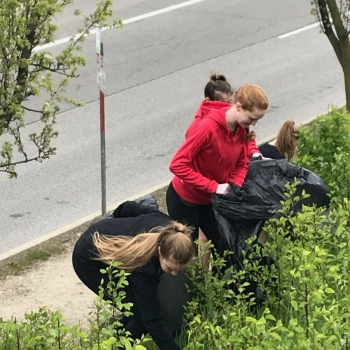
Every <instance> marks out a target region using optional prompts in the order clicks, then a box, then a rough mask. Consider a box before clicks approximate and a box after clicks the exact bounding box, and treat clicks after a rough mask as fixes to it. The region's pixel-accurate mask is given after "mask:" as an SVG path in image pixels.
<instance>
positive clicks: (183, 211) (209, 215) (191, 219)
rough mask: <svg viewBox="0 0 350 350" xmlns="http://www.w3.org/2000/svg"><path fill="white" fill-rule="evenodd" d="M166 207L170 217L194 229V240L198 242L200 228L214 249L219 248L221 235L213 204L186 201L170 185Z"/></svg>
mask: <svg viewBox="0 0 350 350" xmlns="http://www.w3.org/2000/svg"><path fill="white" fill-rule="evenodd" d="M166 205H167V208H168V213H169V216H170V217H171V218H172V219H173V220H176V221H179V222H181V223H183V224H185V225H190V226H192V227H193V228H194V232H193V239H194V240H197V239H198V235H199V228H201V230H202V231H203V233H204V235H205V236H206V237H207V238H208V239H210V240H211V242H212V243H213V244H214V248H217V246H218V242H219V234H218V228H217V222H216V218H215V214H214V211H213V207H212V205H211V204H207V205H198V204H191V203H188V202H186V201H184V200H183V199H182V198H181V197H180V196H179V195H178V194H177V192H176V191H175V189H174V187H173V184H172V183H170V185H169V187H168V190H167V193H166Z"/></svg>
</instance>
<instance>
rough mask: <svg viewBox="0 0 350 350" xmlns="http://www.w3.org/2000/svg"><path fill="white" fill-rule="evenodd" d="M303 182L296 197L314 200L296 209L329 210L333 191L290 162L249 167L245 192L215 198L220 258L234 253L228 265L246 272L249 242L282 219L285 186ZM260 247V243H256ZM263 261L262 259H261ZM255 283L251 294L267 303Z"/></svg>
mask: <svg viewBox="0 0 350 350" xmlns="http://www.w3.org/2000/svg"><path fill="white" fill-rule="evenodd" d="M295 179H297V180H298V181H299V185H298V186H297V190H296V196H300V195H301V193H302V191H305V192H306V193H308V194H309V195H310V196H309V197H308V198H305V199H303V200H300V201H299V202H297V203H296V204H295V207H294V208H293V209H294V211H295V212H298V211H300V210H301V208H302V205H312V204H315V205H316V206H318V207H328V206H329V203H330V197H329V195H328V193H329V191H328V188H327V186H326V185H325V183H324V182H323V180H322V179H321V178H320V177H319V176H318V175H316V174H315V173H313V172H311V171H309V170H307V169H304V168H302V167H299V166H295V165H293V164H291V163H289V162H288V161H287V160H284V159H279V160H256V161H252V162H251V163H250V165H249V170H248V174H247V177H246V180H245V182H244V185H243V186H242V187H241V188H238V187H236V186H234V185H233V186H231V190H230V192H229V193H228V194H226V195H213V197H212V204H213V209H214V213H215V217H216V219H217V222H218V231H219V235H220V241H219V244H218V247H217V250H218V252H219V254H222V253H223V252H224V251H225V250H229V251H232V252H234V254H231V255H229V256H228V258H227V264H228V265H230V266H233V267H234V269H235V270H236V271H239V270H243V269H244V265H243V252H245V253H246V254H248V253H249V248H248V245H247V243H246V241H247V239H248V238H251V237H254V236H255V237H256V238H258V236H259V234H260V232H261V230H262V228H263V226H264V224H265V221H266V220H268V219H271V218H279V217H280V213H279V212H278V211H279V210H280V209H281V208H282V204H281V202H282V201H283V200H285V199H286V197H285V194H284V193H285V191H286V188H285V185H286V184H287V183H294V181H295ZM256 244H259V243H258V240H257V239H256ZM257 258H258V259H259V257H257ZM260 263H261V264H263V265H268V266H271V265H272V264H276V263H275V262H274V260H273V258H272V257H269V256H265V257H261V260H260ZM246 280H247V281H248V282H250V283H251V285H250V287H249V289H250V290H249V292H254V294H255V297H256V299H257V303H258V304H259V303H261V302H263V301H264V300H265V295H264V293H263V291H262V290H261V289H260V288H259V285H258V283H256V282H252V281H250V278H249V276H248V275H247V276H246Z"/></svg>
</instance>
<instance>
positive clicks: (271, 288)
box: [183, 185, 350, 350]
mask: <svg viewBox="0 0 350 350" xmlns="http://www.w3.org/2000/svg"><path fill="white" fill-rule="evenodd" d="M295 186H296V185H291V186H287V187H288V191H287V197H288V198H287V200H286V201H285V203H284V205H283V209H282V210H281V214H282V219H278V220H277V219H276V220H271V221H270V222H269V224H268V225H267V226H266V227H265V230H266V231H267V232H268V234H269V243H267V245H266V247H265V248H264V249H263V251H262V252H260V253H259V250H256V249H254V248H253V247H251V253H250V254H248V255H247V256H246V260H245V267H246V271H245V272H244V273H249V274H250V275H253V276H255V278H256V279H257V280H258V281H260V283H261V285H263V286H264V288H265V290H266V292H267V296H268V300H267V302H266V303H265V305H263V307H262V308H261V309H258V310H256V311H255V312H254V313H253V312H252V311H251V310H252V308H251V306H252V303H253V302H252V300H251V299H250V298H249V297H248V296H247V295H244V293H241V292H243V288H244V284H241V285H240V287H239V292H238V293H236V294H234V293H232V292H231V291H230V286H232V284H233V283H234V284H236V285H237V283H238V285H239V280H240V278H241V277H242V274H243V272H239V273H237V272H233V271H230V273H229V274H228V276H230V277H229V278H228V276H226V278H222V277H220V278H219V279H218V278H217V277H215V275H213V274H212V273H211V271H208V272H205V271H203V270H202V274H200V273H199V272H200V271H201V270H200V269H198V268H197V269H191V270H190V272H191V271H192V272H191V273H190V275H191V278H192V280H193V281H194V282H195V285H196V286H195V287H196V289H197V291H199V293H198V294H197V296H196V297H195V298H194V299H193V300H192V302H191V303H190V304H189V305H188V307H187V316H186V317H187V323H186V330H185V332H186V335H187V344H186V343H184V344H183V347H184V349H186V350H209V349H228V350H230V349H235V350H241V349H242V350H243V349H244V350H248V349H296V350H299V349H332V350H336V349H339V350H343V349H344V350H345V349H350V323H349V322H348V318H349V316H350V280H349V278H348V275H349V273H348V271H349V269H350V249H349V248H350V247H349V245H350V227H349V218H350V214H349V213H350V204H349V202H348V201H347V200H344V201H343V203H333V204H332V207H331V208H330V212H329V215H327V216H325V214H324V210H323V209H322V208H310V207H304V208H303V211H302V212H300V213H298V214H297V215H295V216H291V213H292V212H293V210H291V208H292V206H293V203H294V201H296V200H298V198H296V197H295V196H294V195H293V193H294V192H295ZM257 254H262V255H264V254H268V255H271V256H273V257H274V258H275V259H276V261H277V263H278V268H277V267H274V266H272V267H271V268H270V269H268V268H267V267H259V268H258V267H257V266H256V265H254V263H253V264H252V256H251V255H254V256H255V257H256V256H257ZM212 263H213V265H214V266H215V264H219V265H222V261H221V259H220V258H219V259H217V261H216V262H215V261H212ZM193 271H196V273H193ZM200 275H201V276H202V277H199V276H200Z"/></svg>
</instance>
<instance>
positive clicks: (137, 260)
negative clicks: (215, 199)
mask: <svg viewBox="0 0 350 350" xmlns="http://www.w3.org/2000/svg"><path fill="white" fill-rule="evenodd" d="M150 231H151V232H150ZM191 234H192V232H191V229H190V228H188V227H187V226H185V225H182V224H180V223H178V222H175V221H172V220H171V219H170V218H169V217H168V216H167V215H166V214H164V213H162V212H160V211H159V210H157V209H156V208H154V207H151V206H143V205H141V204H138V203H136V202H132V201H127V202H124V203H123V204H121V205H120V206H119V207H118V208H117V209H116V210H115V211H114V212H113V218H106V219H103V220H101V221H99V222H97V223H95V224H93V225H91V226H90V227H89V228H88V229H87V230H86V231H85V232H84V233H83V234H82V235H81V236H80V238H79V240H78V241H77V242H76V244H75V247H74V251H73V257H72V261H73V267H74V270H75V272H76V274H77V275H78V277H79V278H80V280H81V281H82V282H83V283H84V284H85V285H86V286H87V287H88V288H90V289H91V290H92V291H93V292H94V293H96V294H98V292H99V286H100V284H101V280H102V278H104V279H106V278H105V275H103V274H101V272H100V270H101V269H105V268H106V267H107V266H108V265H109V263H110V262H112V261H118V262H120V263H121V266H120V268H121V269H123V270H125V271H127V272H130V275H129V276H128V282H129V285H128V286H126V289H125V291H126V299H125V302H132V303H133V307H132V309H131V311H132V313H133V315H132V316H130V317H129V318H124V319H123V320H122V323H123V324H124V325H125V329H126V330H127V331H129V332H130V333H131V336H132V337H133V338H134V339H139V338H141V336H142V334H145V333H149V334H150V335H151V337H152V338H153V340H154V341H155V343H156V344H157V345H158V347H159V348H160V350H179V349H180V348H179V346H178V345H177V344H176V343H175V341H174V338H173V337H172V335H171V334H170V332H169V330H168V329H167V327H166V325H165V323H164V319H163V315H162V309H161V306H160V303H159V300H158V298H157V291H158V285H159V282H160V276H161V274H162V272H166V273H169V274H172V275H176V274H177V273H178V271H181V270H183V269H185V268H186V267H187V266H188V265H189V264H190V263H191V262H192V261H193V258H194V256H195V252H196V249H195V246H194V243H193V241H192V237H191ZM107 282H108V281H104V285H105V286H106V285H107ZM105 286H104V287H105ZM169 297H170V296H169Z"/></svg>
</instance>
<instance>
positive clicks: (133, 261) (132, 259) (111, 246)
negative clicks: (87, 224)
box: [93, 222, 195, 272]
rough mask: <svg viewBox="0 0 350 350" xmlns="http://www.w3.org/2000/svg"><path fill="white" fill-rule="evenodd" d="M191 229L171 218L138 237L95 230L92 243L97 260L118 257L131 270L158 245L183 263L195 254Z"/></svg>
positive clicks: (175, 260)
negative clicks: (106, 234)
mask: <svg viewBox="0 0 350 350" xmlns="http://www.w3.org/2000/svg"><path fill="white" fill-rule="evenodd" d="M191 232H192V230H191V228H189V227H187V226H185V225H182V224H180V223H178V222H172V223H171V224H169V225H167V226H165V227H156V228H155V229H153V230H152V231H150V232H148V233H141V234H138V235H137V236H135V237H130V236H104V235H101V234H100V233H99V232H95V233H94V235H93V243H94V245H95V247H96V249H97V253H98V258H97V259H98V260H100V261H103V262H105V263H106V264H110V263H111V262H112V261H118V262H120V263H121V266H120V268H121V269H123V270H125V271H127V272H132V271H134V270H135V269H137V268H138V267H141V266H143V265H145V264H147V263H148V262H149V261H150V260H151V258H152V257H154V256H157V255H158V247H159V248H160V252H161V254H162V256H163V257H164V258H166V259H172V260H173V261H174V262H177V263H178V264H179V265H180V266H181V265H187V264H188V263H189V262H190V261H191V260H192V259H193V257H194V255H195V247H194V244H193V241H192V237H191Z"/></svg>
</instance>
